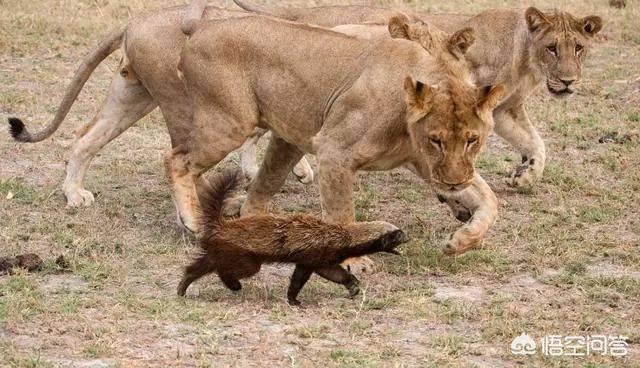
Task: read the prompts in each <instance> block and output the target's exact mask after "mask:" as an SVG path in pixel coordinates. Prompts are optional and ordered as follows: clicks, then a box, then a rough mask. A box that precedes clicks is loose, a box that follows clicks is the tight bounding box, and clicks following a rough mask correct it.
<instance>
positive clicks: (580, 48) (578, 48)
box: [576, 45, 584, 54]
mask: <svg viewBox="0 0 640 368" xmlns="http://www.w3.org/2000/svg"><path fill="white" fill-rule="evenodd" d="M582 49H584V47H582V45H576V54H577V53H579V52H580V51H582Z"/></svg>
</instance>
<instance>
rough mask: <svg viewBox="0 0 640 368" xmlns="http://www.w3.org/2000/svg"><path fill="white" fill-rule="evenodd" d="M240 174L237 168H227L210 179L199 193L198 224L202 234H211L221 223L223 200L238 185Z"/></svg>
mask: <svg viewBox="0 0 640 368" xmlns="http://www.w3.org/2000/svg"><path fill="white" fill-rule="evenodd" d="M240 181H241V175H240V171H238V170H229V171H225V172H224V173H222V175H216V176H215V177H214V178H212V179H210V180H209V182H208V183H207V184H206V187H205V188H203V190H202V191H201V192H200V193H199V198H200V207H201V208H202V209H201V211H202V212H201V214H200V225H201V229H203V230H204V232H203V233H204V234H212V233H214V232H215V231H217V230H218V229H219V228H220V226H221V225H222V224H223V222H224V219H223V218H222V205H223V203H224V200H225V199H227V198H228V197H229V196H230V195H231V193H233V192H234V191H235V190H236V188H237V187H238V185H240Z"/></svg>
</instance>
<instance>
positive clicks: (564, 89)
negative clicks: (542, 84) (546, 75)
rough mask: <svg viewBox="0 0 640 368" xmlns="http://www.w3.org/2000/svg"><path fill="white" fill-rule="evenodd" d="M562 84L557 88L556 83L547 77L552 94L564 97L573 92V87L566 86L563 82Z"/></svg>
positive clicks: (548, 87)
mask: <svg viewBox="0 0 640 368" xmlns="http://www.w3.org/2000/svg"><path fill="white" fill-rule="evenodd" d="M561 84H562V83H561ZM562 86H563V87H560V88H556V86H555V83H552V82H551V81H549V80H548V79H547V89H548V90H549V92H550V93H551V94H552V95H554V96H558V97H562V96H568V95H571V94H573V90H572V89H571V88H569V87H566V86H564V84H562Z"/></svg>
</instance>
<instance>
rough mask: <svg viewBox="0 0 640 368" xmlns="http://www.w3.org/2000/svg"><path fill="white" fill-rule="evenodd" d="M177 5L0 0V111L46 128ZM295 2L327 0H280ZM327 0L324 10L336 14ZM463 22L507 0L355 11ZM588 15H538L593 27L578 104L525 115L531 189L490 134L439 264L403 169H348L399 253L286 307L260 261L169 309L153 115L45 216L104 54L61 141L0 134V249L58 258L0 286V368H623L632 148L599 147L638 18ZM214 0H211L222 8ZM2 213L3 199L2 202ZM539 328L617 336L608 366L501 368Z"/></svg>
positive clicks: (634, 361) (628, 74)
mask: <svg viewBox="0 0 640 368" xmlns="http://www.w3.org/2000/svg"><path fill="white" fill-rule="evenodd" d="M175 3H181V1H174V0H163V1H154V2H151V1H146V2H145V1H141V0H134V1H124V0H92V1H89V0H79V1H70V0H57V1H53V0H41V1H35V2H26V1H18V0H0V19H2V28H1V29H0V115H4V114H9V113H11V114H15V115H18V116H23V117H25V118H27V119H28V121H30V122H45V121H47V120H48V119H49V118H50V117H51V116H52V112H54V111H55V108H56V106H57V103H58V102H59V100H60V99H61V96H62V93H63V88H64V86H65V84H66V82H67V81H68V80H69V78H70V77H71V75H72V73H73V71H74V69H75V68H76V66H77V64H78V58H79V57H81V56H82V55H84V54H85V53H86V52H87V51H88V50H89V49H90V48H91V47H92V45H94V44H95V43H96V42H97V41H98V40H99V38H100V37H101V35H103V34H105V33H106V32H107V31H108V30H109V29H111V28H114V27H115V26H116V25H119V24H122V23H124V22H125V21H126V20H127V19H128V17H129V16H130V15H132V14H138V13H141V12H143V11H144V10H145V9H154V8H159V7H162V6H168V5H172V4H175ZM282 3H285V4H292V5H298V6H304V5H312V4H319V3H332V2H331V1H308V0H299V1H286V2H282ZM333 3H337V2H336V1H334V2H333ZM365 3H369V4H391V5H401V6H406V7H414V8H417V9H429V10H434V11H441V10H442V11H452V12H459V13H473V12H476V11H479V10H482V9H486V8H489V7H498V6H520V5H521V4H520V2H518V1H511V0H507V1H505V0H501V1H498V0H480V1H474V2H470V1H464V2H462V1H459V2H440V1H409V2H407V3H404V2H402V1H390V2H389V1H368V2H365ZM607 3H608V2H607V1H606V0H598V1H594V2H581V1H560V2H552V1H549V0H545V1H537V2H536V5H539V6H541V7H552V6H560V7H562V8H564V9H567V10H571V11H574V12H576V13H578V14H585V15H586V14H587V13H597V14H600V15H602V16H604V17H605V19H606V20H607V26H606V30H605V31H604V36H605V37H604V38H603V39H602V40H601V42H599V43H598V44H597V45H596V47H595V50H594V51H593V53H592V55H591V57H590V59H589V62H588V63H587V65H586V66H585V71H584V74H585V81H584V83H583V85H582V88H581V92H580V93H579V94H578V95H576V96H575V97H573V98H572V99H570V100H554V99H552V98H550V97H549V96H548V95H547V93H545V92H544V91H541V92H540V93H538V94H537V95H536V96H534V97H533V98H532V99H531V102H530V104H529V111H530V114H531V117H532V119H533V120H534V121H536V122H538V126H539V129H540V131H541V132H542V133H543V136H544V138H545V141H546V143H547V145H548V151H549V157H550V159H549V165H548V169H547V171H546V173H545V174H546V177H545V179H544V181H543V182H542V183H541V184H540V185H539V186H538V187H537V188H536V189H535V190H534V191H532V192H530V193H518V192H516V191H514V190H511V189H509V188H508V187H507V186H506V185H505V184H504V183H503V179H504V176H505V175H506V173H507V172H508V171H509V169H510V167H512V166H513V165H514V164H515V163H516V162H517V161H518V159H517V157H516V155H515V154H514V152H513V151H512V150H510V149H509V148H508V147H507V146H506V145H505V144H504V143H503V142H502V141H500V140H499V139H497V138H496V139H493V140H492V142H491V144H490V148H489V149H488V151H487V153H486V154H485V155H484V157H483V158H482V159H481V161H480V165H479V166H480V168H481V171H482V172H483V174H484V176H485V177H486V178H487V180H488V181H489V182H490V184H491V185H492V187H493V188H494V190H495V191H496V192H497V193H498V195H499V197H500V198H501V200H502V203H503V206H502V216H501V218H500V220H499V222H498V223H497V224H496V226H495V227H494V229H493V230H492V232H491V234H490V236H489V238H488V239H487V241H486V243H485V246H484V248H483V249H481V250H477V251H473V252H471V253H469V254H467V255H465V256H462V257H458V258H455V259H452V258H447V257H444V256H443V255H441V254H440V252H439V250H438V247H439V246H440V245H441V244H443V241H444V239H445V237H446V236H447V234H449V233H450V232H452V231H453V230H454V229H455V228H456V226H458V224H457V223H456V221H455V220H454V219H453V218H452V217H451V216H450V215H449V214H448V212H447V210H446V209H445V208H444V207H443V206H441V205H438V204H437V202H436V201H435V199H434V196H433V194H432V192H431V191H430V190H429V189H428V188H426V187H424V185H422V184H421V183H420V181H419V180H418V179H416V178H413V177H412V176H411V174H409V173H408V172H404V171H394V172H390V173H371V174H362V175H361V176H360V179H361V180H360V183H359V191H358V201H357V203H358V215H359V217H360V218H362V219H385V220H388V221H391V222H394V223H396V224H398V225H399V226H401V227H403V228H404V229H406V230H407V231H408V232H409V233H410V234H411V236H412V238H413V241H412V242H411V243H410V244H409V245H408V246H407V247H406V248H405V255H404V256H402V257H386V256H385V257H379V258H377V259H376V260H377V263H378V266H379V269H380V272H378V273H376V274H373V275H368V276H365V277H363V278H362V279H363V282H364V284H365V288H364V293H363V295H362V296H361V297H359V298H357V299H356V300H349V299H347V298H345V294H346V293H345V292H344V290H342V289H340V288H338V287H336V286H334V285H330V284H328V283H326V282H323V281H320V280H318V279H316V278H314V279H313V280H312V282H310V283H309V284H308V287H307V288H305V290H304V291H303V293H302V295H301V300H302V301H303V302H304V304H305V305H306V308H304V309H298V308H290V307H289V306H288V305H287V304H286V302H285V298H284V295H285V290H284V289H285V287H286V284H287V281H286V278H287V275H288V273H289V269H288V268H286V267H266V268H265V269H264V271H263V272H262V273H261V274H260V275H259V276H257V277H255V278H254V279H251V280H249V281H248V282H246V283H245V288H244V289H243V291H242V292H240V293H238V294H232V293H230V292H229V291H227V290H226V289H224V288H223V287H222V286H221V284H220V283H219V282H218V280H217V279H216V278H214V277H212V278H208V279H206V280H203V281H202V282H199V283H197V284H196V285H195V287H194V289H193V291H192V292H191V296H190V297H189V298H187V299H181V298H178V297H176V296H175V286H176V284H177V280H178V278H179V275H180V272H181V270H180V268H181V267H182V266H183V265H184V264H185V263H186V262H187V260H188V258H189V255H190V254H191V253H192V252H193V251H194V247H193V239H191V238H190V237H188V236H184V235H182V234H181V233H180V231H178V230H177V228H176V226H175V224H174V218H173V216H174V215H173V206H172V203H171V199H170V193H169V188H168V185H167V182H166V180H165V178H164V175H163V172H162V164H161V154H162V152H163V151H164V150H165V149H166V148H167V147H168V146H169V142H168V136H167V134H166V131H165V129H164V127H163V121H162V119H161V117H160V115H159V114H158V113H157V112H154V113H153V114H152V115H151V116H150V117H148V118H145V119H144V120H143V121H141V122H139V123H138V124H137V125H136V126H135V127H133V128H131V129H130V130H129V131H127V132H126V133H125V134H124V135H123V136H122V137H121V138H119V139H117V140H116V141H114V142H113V143H112V144H111V145H110V146H108V147H107V148H106V149H105V150H104V151H103V152H102V153H101V154H100V156H99V157H97V158H96V160H95V161H94V164H93V166H92V169H91V171H90V174H89V177H88V180H87V188H88V189H89V190H92V191H93V192H94V193H97V201H96V203H95V205H94V206H92V207H89V208H82V209H65V208H64V199H63V197H62V194H61V192H60V191H59V189H58V188H59V184H60V183H61V181H62V178H63V172H64V158H65V154H66V151H67V149H68V147H69V146H70V144H71V143H72V137H73V135H72V132H73V129H74V127H75V126H78V125H79V124H81V123H82V122H84V121H86V120H88V119H90V117H91V116H92V114H94V113H95V111H96V110H97V108H98V106H99V102H100V100H101V98H102V97H101V96H103V95H104V92H105V90H106V87H107V85H108V83H109V79H110V76H111V74H112V72H113V71H114V70H115V67H116V60H117V59H116V57H112V58H110V59H109V60H108V61H107V62H106V63H104V64H103V65H102V66H101V67H99V68H98V70H97V71H96V73H95V74H94V76H93V77H92V79H91V80H90V81H89V83H88V84H87V86H86V87H85V91H84V92H83V93H82V95H81V97H80V99H79V101H78V102H77V103H76V105H75V107H74V109H73V110H72V113H71V114H70V116H69V117H68V119H67V121H66V123H65V124H64V125H63V128H62V129H61V131H60V132H58V133H57V134H56V135H55V136H54V137H53V138H52V139H49V140H47V141H46V142H44V143H41V144H38V145H18V144H15V143H13V142H12V141H11V140H10V139H9V138H8V135H7V134H1V135H0V154H1V155H2V158H3V160H2V163H1V164H0V255H4V254H5V253H6V254H16V253H23V252H27V251H31V252H37V253H39V254H40V255H42V256H43V257H46V258H47V259H54V258H55V256H57V255H59V254H64V255H65V257H66V258H67V259H68V260H69V261H70V263H71V271H70V272H67V273H62V274H61V273H59V272H58V270H57V269H56V267H55V265H54V264H53V263H51V262H49V263H48V264H47V265H46V267H45V269H44V270H43V272H41V273H37V274H24V273H22V274H17V275H14V276H11V277H9V276H3V277H0V365H3V366H4V365H6V366H12V367H40V366H43V367H48V366H77V367H89V366H94V367H99V366H216V367H217V366H232V365H234V366H235V365H242V366H264V365H275V366H285V365H286V366H348V367H351V366H432V367H443V366H461V367H467V366H477V367H511V366H515V365H525V366H540V367H569V366H583V367H613V366H618V367H633V366H635V367H638V366H640V363H639V362H640V348H638V343H640V327H639V326H640V313H638V311H639V310H640V242H639V240H638V239H639V236H640V210H639V207H640V206H639V205H640V194H639V193H640V171H639V170H638V168H639V167H640V146H639V142H638V141H634V142H629V143H625V144H615V143H612V144H599V143H598V138H599V137H600V136H602V135H604V134H606V133H609V132H612V131H618V132H621V133H626V132H629V131H631V130H634V129H640V105H639V102H640V98H639V97H638V96H640V71H639V70H640V22H638V18H639V17H640V11H639V10H638V8H637V6H638V5H640V4H638V3H637V2H634V1H629V2H628V3H629V5H628V6H627V8H626V9H623V10H615V9H612V8H609V7H608V5H607ZM224 4H226V5H229V6H231V5H230V4H229V2H226V3H224ZM9 192H11V193H13V198H12V199H10V200H9V199H6V197H7V195H8V193H9ZM317 198H318V194H317V189H316V188H315V187H314V186H309V187H305V186H302V185H301V184H298V183H296V182H294V181H290V182H288V183H287V185H286V187H285V188H284V190H283V192H282V193H281V194H280V195H279V196H278V197H277V205H276V209H278V210H280V211H304V212H311V213H318V212H319V206H318V199H317ZM523 331H526V332H529V333H530V334H532V335H533V336H536V337H538V338H540V337H542V336H543V335H545V334H553V333H558V334H565V335H585V334H600V333H604V334H614V335H618V334H622V335H627V336H629V337H630V341H631V351H630V355H629V356H628V357H627V358H624V359H622V358H617V359H613V358H608V357H605V358H603V357H597V356H592V357H589V358H557V359H550V358H545V359H543V358H542V357H541V356H540V355H538V356H536V357H534V358H531V359H521V358H517V357H514V356H513V355H511V354H510V352H509V344H510V342H511V340H512V339H513V338H514V337H515V336H517V335H519V334H520V333H521V332H523Z"/></svg>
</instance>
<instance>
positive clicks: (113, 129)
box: [62, 67, 157, 207]
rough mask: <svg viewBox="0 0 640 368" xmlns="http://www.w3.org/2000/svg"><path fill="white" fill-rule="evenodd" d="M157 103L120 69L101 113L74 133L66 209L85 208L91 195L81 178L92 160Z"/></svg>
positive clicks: (66, 183) (68, 172)
mask: <svg viewBox="0 0 640 368" xmlns="http://www.w3.org/2000/svg"><path fill="white" fill-rule="evenodd" d="M156 106H157V105H156V103H155V101H154V100H153V98H152V97H151V95H150V94H149V92H148V91H147V90H146V89H145V88H144V87H143V86H142V84H141V83H140V81H138V80H137V79H136V77H135V74H134V73H133V72H132V71H130V70H129V68H128V67H121V68H120V70H119V71H118V74H117V75H116V76H115V78H114V79H113V81H112V82H111V86H110V88H109V95H108V96H107V98H106V100H105V102H104V104H103V106H102V108H101V109H100V112H99V113H98V114H97V115H96V116H95V117H94V118H93V120H92V121H91V123H89V124H87V125H85V126H83V127H81V128H80V129H79V130H78V131H77V133H76V134H77V139H76V141H75V142H74V144H73V147H72V148H71V152H70V154H69V160H68V163H67V176H66V179H65V181H64V184H63V185H62V189H63V192H64V195H65V196H66V198H67V205H68V206H69V207H78V206H88V205H90V204H91V203H93V200H94V199H93V194H91V192H89V191H88V190H86V189H84V183H83V182H84V178H85V175H86V173H87V169H88V168H89V165H90V164H91V160H92V159H93V157H94V156H95V155H96V153H98V151H100V149H102V147H104V146H105V145H106V144H107V143H109V142H111V141H112V140H113V139H114V138H116V137H117V136H119V135H120V134H122V132H124V131H125V130H127V129H128V128H129V127H131V126H132V125H133V124H134V123H135V122H137V121H138V120H140V119H141V118H143V117H144V116H145V115H147V114H148V113H150V112H151V111H152V110H153V109H154V108H155V107H156Z"/></svg>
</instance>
